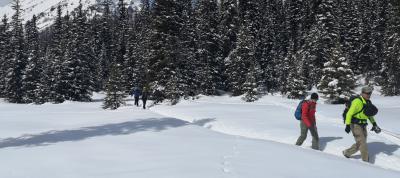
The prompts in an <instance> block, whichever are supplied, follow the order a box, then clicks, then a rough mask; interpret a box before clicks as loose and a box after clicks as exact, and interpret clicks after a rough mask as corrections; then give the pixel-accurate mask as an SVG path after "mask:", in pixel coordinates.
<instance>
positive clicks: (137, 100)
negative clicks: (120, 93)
mask: <svg viewBox="0 0 400 178" xmlns="http://www.w3.org/2000/svg"><path fill="white" fill-rule="evenodd" d="M135 106H139V97H136V96H135Z"/></svg>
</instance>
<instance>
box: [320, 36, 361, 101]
mask: <svg viewBox="0 0 400 178" xmlns="http://www.w3.org/2000/svg"><path fill="white" fill-rule="evenodd" d="M354 88H355V77H354V73H353V71H352V70H351V69H350V65H349V64H348V62H347V60H346V58H345V57H344V55H343V52H342V50H341V46H340V44H339V42H337V44H336V47H335V48H334V49H333V50H332V53H331V58H330V60H329V61H328V62H326V63H325V64H324V69H323V70H322V78H321V81H320V83H319V85H318V90H319V92H321V93H323V94H324V95H325V97H326V98H327V99H328V102H330V103H341V102H343V101H345V100H346V99H349V98H350V96H351V95H352V94H353V91H352V90H353V89H354Z"/></svg>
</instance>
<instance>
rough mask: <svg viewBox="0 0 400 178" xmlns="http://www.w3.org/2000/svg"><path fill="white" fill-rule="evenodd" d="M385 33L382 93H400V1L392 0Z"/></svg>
mask: <svg viewBox="0 0 400 178" xmlns="http://www.w3.org/2000/svg"><path fill="white" fill-rule="evenodd" d="M388 17H389V19H388V23H387V24H388V26H387V30H386V35H385V41H386V44H385V60H384V61H383V69H382V74H383V75H382V80H383V81H382V82H381V84H382V93H383V94H384V95H387V96H394V95H400V72H399V71H400V2H399V1H396V0H391V1H390V2H389V9H388Z"/></svg>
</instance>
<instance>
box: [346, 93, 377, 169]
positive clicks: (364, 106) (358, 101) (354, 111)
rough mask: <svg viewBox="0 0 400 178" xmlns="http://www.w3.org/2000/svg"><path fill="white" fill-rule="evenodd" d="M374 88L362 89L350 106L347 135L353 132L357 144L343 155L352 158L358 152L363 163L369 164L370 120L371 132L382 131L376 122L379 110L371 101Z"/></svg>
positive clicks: (347, 116)
mask: <svg viewBox="0 0 400 178" xmlns="http://www.w3.org/2000/svg"><path fill="white" fill-rule="evenodd" d="M373 90H374V88H372V87H369V86H366V87H363V88H362V89H361V96H360V97H358V98H355V99H354V100H353V101H352V102H351V105H350V108H349V110H348V111H347V114H346V120H345V124H346V129H345V131H346V133H350V130H351V131H352V132H353V136H354V139H355V141H356V143H355V144H354V145H353V146H351V147H350V148H349V149H346V150H344V151H343V155H344V156H345V157H346V158H350V156H351V155H353V154H354V153H356V152H357V151H358V150H360V152H361V158H362V160H363V161H365V162H368V161H369V156H368V146H367V125H368V122H367V120H369V121H370V122H371V123H372V125H373V126H372V129H371V131H375V132H376V133H380V132H381V129H380V128H379V127H378V125H377V124H376V122H375V119H374V117H373V116H374V115H376V114H377V112H378V109H377V108H376V107H375V106H374V105H373V104H372V102H371V101H370V98H371V94H372V91H373Z"/></svg>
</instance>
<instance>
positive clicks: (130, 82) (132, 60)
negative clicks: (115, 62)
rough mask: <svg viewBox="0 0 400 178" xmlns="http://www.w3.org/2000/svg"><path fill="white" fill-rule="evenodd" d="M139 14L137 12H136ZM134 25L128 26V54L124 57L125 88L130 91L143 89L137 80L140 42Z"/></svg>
mask: <svg viewBox="0 0 400 178" xmlns="http://www.w3.org/2000/svg"><path fill="white" fill-rule="evenodd" d="M134 13H135V14H137V12H134ZM133 25H134V24H132V23H129V24H128V27H127V28H128V30H127V34H128V35H127V36H128V39H127V42H126V53H125V56H124V69H123V71H122V72H123V73H124V75H126V81H125V86H126V87H127V88H128V89H130V90H131V89H132V88H133V87H141V86H142V85H140V84H139V83H137V82H136V81H135V80H137V78H138V77H140V76H138V75H137V74H138V71H137V69H138V68H139V67H140V66H139V65H141V64H140V63H138V60H137V58H138V54H137V51H138V45H137V44H138V41H137V34H136V28H135V27H134V26H133Z"/></svg>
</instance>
